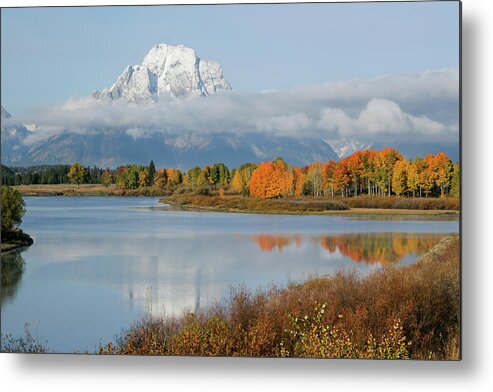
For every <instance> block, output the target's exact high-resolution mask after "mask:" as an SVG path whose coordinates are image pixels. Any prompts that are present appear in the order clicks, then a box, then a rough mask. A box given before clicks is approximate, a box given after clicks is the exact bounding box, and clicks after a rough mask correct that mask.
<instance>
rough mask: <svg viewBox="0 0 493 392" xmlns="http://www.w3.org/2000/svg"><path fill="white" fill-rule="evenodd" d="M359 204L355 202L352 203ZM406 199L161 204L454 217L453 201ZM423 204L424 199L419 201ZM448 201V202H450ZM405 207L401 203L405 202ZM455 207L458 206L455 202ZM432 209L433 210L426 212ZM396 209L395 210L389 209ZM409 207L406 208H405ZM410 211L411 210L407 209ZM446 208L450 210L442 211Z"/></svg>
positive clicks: (231, 198) (201, 199)
mask: <svg viewBox="0 0 493 392" xmlns="http://www.w3.org/2000/svg"><path fill="white" fill-rule="evenodd" d="M357 199H358V200H360V201H355V200H357ZM387 199H388V200H387ZM407 200H408V199H407V198H397V197H389V198H387V197H379V198H367V197H366V196H361V197H360V196H358V197H356V198H344V199H342V198H337V199H331V198H315V197H303V198H284V199H272V200H264V199H255V198H249V197H243V196H239V195H226V196H225V197H223V198H220V197H218V196H214V195H212V196H210V195H197V194H193V193H185V194H173V195H171V196H170V197H167V198H166V199H162V200H161V201H162V202H163V203H169V204H172V205H176V206H180V207H184V208H189V209H197V210H204V211H221V212H244V213H257V214H303V215H309V214H316V215H361V214H364V215H416V214H420V215H444V214H450V215H457V214H458V211H457V210H456V209H455V204H454V203H456V202H457V200H456V201H455V202H454V201H453V200H454V199H428V201H423V202H420V201H417V202H412V201H411V202H410V204H406V203H407ZM423 200H424V199H423ZM451 200H452V201H451ZM404 201H405V202H406V203H405V202H404ZM457 203H458V202H457ZM432 205H435V206H436V207H437V208H436V209H432V208H430V207H431V206H432ZM392 206H396V207H392ZM406 206H409V207H410V208H405V207H406ZM411 207H413V208H411ZM445 207H450V209H444V208H445Z"/></svg>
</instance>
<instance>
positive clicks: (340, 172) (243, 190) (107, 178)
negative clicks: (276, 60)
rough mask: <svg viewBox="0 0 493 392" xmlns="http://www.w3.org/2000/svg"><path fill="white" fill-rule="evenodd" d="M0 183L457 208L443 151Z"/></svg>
mask: <svg viewBox="0 0 493 392" xmlns="http://www.w3.org/2000/svg"><path fill="white" fill-rule="evenodd" d="M3 169H4V168H3ZM42 181H45V183H44V184H41V182H42ZM2 182H3V183H8V184H18V185H17V186H16V189H17V190H18V191H19V192H21V193H22V194H24V195H33V196H46V195H65V196H75V195H92V196H170V197H168V198H167V199H166V202H167V203H170V204H176V205H180V206H183V207H189V208H198V209H207V210H215V211H234V212H256V213H293V214H296V213H297V214H302V213H307V214H310V213H325V212H328V211H351V213H354V212H359V213H365V212H366V211H363V210H369V209H371V213H377V212H378V213H379V211H377V210H398V211H399V213H400V214H402V213H405V211H409V212H410V213H411V212H412V210H427V211H432V210H436V211H444V212H450V211H457V210H459V208H460V205H459V188H460V169H459V165H458V164H457V163H455V164H454V163H453V162H452V161H451V160H450V159H449V158H448V157H447V156H446V155H445V154H444V153H438V154H435V155H433V154H428V155H426V156H425V157H424V158H420V157H417V158H416V159H414V160H406V159H404V157H403V156H402V155H401V154H400V153H399V152H398V151H397V150H395V149H392V148H390V147H387V148H384V149H382V150H380V151H377V150H365V151H357V152H355V153H354V154H352V155H350V156H349V157H347V158H344V159H341V160H340V161H339V162H335V161H329V162H325V163H321V162H314V163H312V164H310V165H308V166H306V167H296V166H292V165H289V164H287V163H286V162H284V161H283V160H282V158H276V159H275V160H274V161H268V162H263V163H260V164H256V163H245V164H243V165H241V166H239V167H237V168H234V169H232V170H230V169H229V168H228V167H227V166H226V165H224V164H223V163H215V164H211V165H207V166H205V167H202V168H201V167H194V168H191V169H189V170H187V171H181V170H180V169H176V168H156V167H155V165H154V162H153V161H150V163H149V165H148V166H144V165H123V166H119V167H118V168H116V169H115V170H110V169H106V170H102V169H100V168H97V167H93V168H89V167H84V166H83V165H81V164H79V163H77V162H76V163H74V164H73V165H72V166H68V165H57V166H53V167H51V166H48V167H46V166H40V167H33V168H25V169H18V168H13V169H12V170H11V169H9V168H5V170H2ZM70 183H71V184H74V185H69V184H70ZM384 212H385V211H384Z"/></svg>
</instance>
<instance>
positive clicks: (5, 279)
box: [0, 250, 25, 305]
mask: <svg viewBox="0 0 493 392" xmlns="http://www.w3.org/2000/svg"><path fill="white" fill-rule="evenodd" d="M0 258H1V262H2V273H1V286H0V299H1V304H2V305H3V304H4V303H5V302H6V301H8V300H9V299H11V298H13V297H14V296H15V293H16V291H17V287H18V285H19V282H20V280H21V278H22V274H23V272H24V264H25V262H24V259H23V258H22V256H21V251H20V250H17V251H13V252H8V253H2V255H1V256H0Z"/></svg>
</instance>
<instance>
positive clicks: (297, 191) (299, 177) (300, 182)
mask: <svg viewBox="0 0 493 392" xmlns="http://www.w3.org/2000/svg"><path fill="white" fill-rule="evenodd" d="M305 182H306V171H305V170H304V169H302V168H301V167H295V168H294V169H293V194H294V195H295V196H296V197H299V196H302V195H303V189H304V186H305Z"/></svg>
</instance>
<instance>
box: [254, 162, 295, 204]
mask: <svg viewBox="0 0 493 392" xmlns="http://www.w3.org/2000/svg"><path fill="white" fill-rule="evenodd" d="M292 181H293V180H292V177H291V176H289V175H288V173H287V170H286V167H285V163H284V162H283V161H282V160H281V159H278V160H276V161H275V162H263V163H261V164H260V165H259V166H258V167H257V169H255V171H254V172H253V173H252V177H251V179H250V195H251V196H253V197H256V198H259V199H273V198H277V197H281V196H284V195H287V194H288V193H289V192H290V190H291V187H292Z"/></svg>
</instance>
